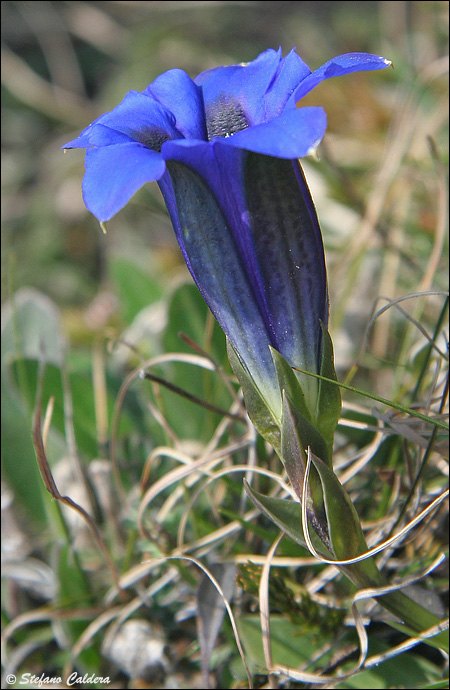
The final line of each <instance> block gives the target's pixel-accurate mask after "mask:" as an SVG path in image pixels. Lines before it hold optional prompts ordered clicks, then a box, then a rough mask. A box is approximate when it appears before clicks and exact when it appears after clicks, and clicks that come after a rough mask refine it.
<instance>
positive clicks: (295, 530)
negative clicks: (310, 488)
mask: <svg viewBox="0 0 450 690" xmlns="http://www.w3.org/2000/svg"><path fill="white" fill-rule="evenodd" d="M244 487H245V490H246V492H247V494H248V496H249V498H250V499H251V500H252V501H253V503H254V504H255V506H256V507H257V508H259V509H260V511H261V512H262V513H264V515H266V516H267V517H268V518H269V519H270V520H272V522H274V523H275V524H276V525H277V527H279V528H280V529H281V530H282V531H283V532H285V533H286V534H287V535H288V536H289V537H290V538H291V539H293V540H294V541H295V542H296V543H297V544H299V545H300V546H303V547H305V548H307V547H306V542H305V538H304V536H303V529H302V507H301V504H300V503H297V501H291V500H289V499H286V498H271V497H269V496H263V495H262V494H260V493H259V492H258V491H255V490H254V489H252V488H251V487H250V486H249V484H248V483H247V482H246V481H245V480H244ZM310 536H311V541H312V542H313V544H314V547H315V548H317V550H318V551H319V552H320V553H322V554H323V555H324V556H325V557H326V558H332V554H331V552H330V551H329V550H328V549H327V548H326V547H325V546H324V544H323V542H322V541H321V540H320V539H319V537H318V536H317V535H316V533H315V532H314V531H312V532H311V535H310Z"/></svg>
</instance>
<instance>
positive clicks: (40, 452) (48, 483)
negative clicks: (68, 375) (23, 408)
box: [32, 400, 121, 593]
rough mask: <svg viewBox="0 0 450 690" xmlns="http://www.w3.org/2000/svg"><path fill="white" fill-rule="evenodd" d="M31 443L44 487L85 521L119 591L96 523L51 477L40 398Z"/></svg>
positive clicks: (114, 573)
mask: <svg viewBox="0 0 450 690" xmlns="http://www.w3.org/2000/svg"><path fill="white" fill-rule="evenodd" d="M32 435H33V445H34V450H35V453H36V458H37V462H38V466H39V471H40V473H41V476H42V479H43V482H44V485H45V488H46V489H47V491H48V492H49V494H50V495H51V496H52V498H54V499H55V500H57V501H60V503H63V504H64V505H66V506H68V507H69V508H71V509H72V510H75V511H76V512H77V513H78V514H79V515H81V517H82V518H83V520H84V521H85V522H86V524H87V526H88V528H89V531H90V532H91V534H92V536H93V537H94V540H95V542H96V544H97V546H98V547H99V549H100V551H101V553H102V554H103V556H104V558H105V560H106V563H107V565H108V568H109V571H110V573H111V576H112V578H113V581H114V584H115V585H116V587H117V588H118V591H119V593H120V592H121V589H120V585H119V575H118V572H117V569H116V566H115V564H114V561H113V560H112V558H111V555H110V553H109V551H108V549H107V547H106V544H105V542H104V541H103V538H102V536H101V534H100V532H99V530H98V527H97V525H96V524H95V522H94V520H93V519H92V518H91V516H90V515H89V513H88V512H87V511H86V510H85V509H84V508H83V507H82V506H80V505H78V503H75V501H73V500H72V499H71V498H70V497H69V496H63V495H62V494H61V493H60V492H59V490H58V487H57V486H56V482H55V480H54V478H53V474H52V471H51V469H50V465H49V463H48V460H47V456H46V453H45V448H44V443H43V440H42V433H41V403H40V400H38V401H37V403H36V408H35V411H34V422H33V434H32Z"/></svg>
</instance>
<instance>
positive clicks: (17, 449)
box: [1, 288, 65, 524]
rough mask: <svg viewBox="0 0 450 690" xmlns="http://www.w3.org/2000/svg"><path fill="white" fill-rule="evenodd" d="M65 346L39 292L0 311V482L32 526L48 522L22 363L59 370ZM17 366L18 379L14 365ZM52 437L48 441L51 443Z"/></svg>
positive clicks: (29, 384)
mask: <svg viewBox="0 0 450 690" xmlns="http://www.w3.org/2000/svg"><path fill="white" fill-rule="evenodd" d="M64 349H65V342H64V338H63V336H62V331H61V323H60V315H59V311H58V309H57V307H56V306H55V305H54V303H53V302H52V301H51V300H50V299H49V298H48V297H46V296H45V295H42V294H41V293H39V292H38V291H37V290H33V289H30V288H23V289H22V290H19V291H18V292H17V293H16V294H15V295H14V296H13V298H12V299H11V301H10V302H8V303H6V304H5V306H4V307H3V309H2V333H1V352H2V359H1V422H2V443H1V450H2V468H3V473H4V477H5V479H6V480H7V482H8V484H9V485H10V486H11V488H12V489H13V491H14V495H15V496H16V498H17V499H18V501H19V502H20V503H21V506H22V508H24V509H25V510H26V511H27V512H28V514H29V516H30V518H31V519H32V520H33V522H39V523H40V524H43V523H44V522H45V521H46V519H47V514H46V508H45V501H44V500H43V490H42V480H41V477H40V474H39V470H38V467H37V464H36V458H35V454H34V447H33V443H32V439H31V414H32V410H33V407H34V403H35V387H34V385H33V381H32V380H30V373H29V371H28V370H27V368H26V365H25V363H24V361H25V360H24V358H27V357H31V358H35V359H41V358H45V360H46V361H47V362H52V363H53V364H55V365H57V366H59V365H60V364H61V362H62V358H63V354H64ZM16 360H19V361H20V362H21V363H20V364H19V366H18V369H17V372H16V373H17V378H15V377H14V375H13V371H12V366H11V365H12V363H13V362H15V361H16ZM53 440H55V439H54V436H52V435H50V436H49V442H52V441H53Z"/></svg>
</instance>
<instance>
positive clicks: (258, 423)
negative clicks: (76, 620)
mask: <svg viewBox="0 0 450 690" xmlns="http://www.w3.org/2000/svg"><path fill="white" fill-rule="evenodd" d="M227 350H228V359H229V361H230V364H231V368H232V369H233V371H234V373H235V375H236V377H237V379H238V381H239V383H240V385H241V388H242V392H243V394H244V399H245V406H246V408H247V412H248V416H249V417H250V419H251V420H252V422H253V424H254V425H255V427H256V428H257V429H258V431H259V433H260V434H261V436H263V438H265V439H266V441H268V442H269V443H270V444H271V445H272V446H273V448H274V449H275V451H276V453H277V454H278V455H279V456H280V458H281V457H282V453H281V433H280V428H279V426H278V424H277V421H276V420H275V418H274V416H273V415H272V413H271V411H270V410H269V408H268V407H267V405H266V403H265V401H264V399H263V398H262V396H261V394H260V392H259V390H258V388H257V386H256V384H255V383H254V381H253V379H252V378H251V376H250V374H249V373H248V372H247V370H246V368H245V366H244V365H243V364H242V362H241V360H240V359H239V356H238V355H237V353H236V351H235V350H234V348H233V346H232V345H231V343H230V341H229V340H228V339H227Z"/></svg>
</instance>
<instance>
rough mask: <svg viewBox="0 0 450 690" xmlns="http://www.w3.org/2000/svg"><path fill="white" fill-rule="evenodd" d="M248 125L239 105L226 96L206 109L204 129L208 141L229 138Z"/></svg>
mask: <svg viewBox="0 0 450 690" xmlns="http://www.w3.org/2000/svg"><path fill="white" fill-rule="evenodd" d="M249 125H250V123H249V121H248V119H247V116H246V114H245V111H244V109H243V107H242V106H241V104H240V103H236V102H233V101H232V100H230V99H229V98H228V97H227V96H221V97H220V98H219V99H218V100H217V101H215V102H214V103H212V104H211V105H210V106H209V108H208V109H207V112H206V129H207V131H208V139H209V140H211V139H212V138H213V137H231V136H232V135H233V134H236V132H240V131H241V130H243V129H246V128H247V127H248V126H249Z"/></svg>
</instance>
